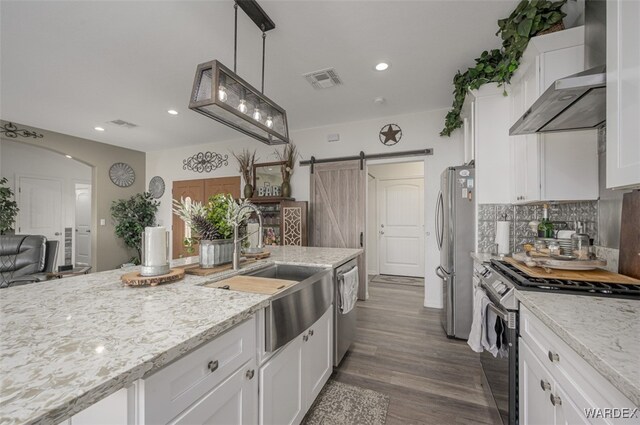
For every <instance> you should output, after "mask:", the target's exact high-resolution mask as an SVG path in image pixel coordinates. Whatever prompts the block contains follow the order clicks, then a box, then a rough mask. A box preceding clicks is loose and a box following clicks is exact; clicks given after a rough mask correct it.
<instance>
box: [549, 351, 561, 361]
mask: <svg viewBox="0 0 640 425" xmlns="http://www.w3.org/2000/svg"><path fill="white" fill-rule="evenodd" d="M549 360H551V362H552V363H553V362H559V361H560V356H559V355H558V353H552V352H551V350H549Z"/></svg>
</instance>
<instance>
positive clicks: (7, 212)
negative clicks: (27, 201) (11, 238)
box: [0, 177, 20, 235]
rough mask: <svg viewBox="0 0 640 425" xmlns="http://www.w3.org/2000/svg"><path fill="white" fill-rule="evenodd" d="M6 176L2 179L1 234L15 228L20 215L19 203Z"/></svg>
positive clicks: (0, 194)
mask: <svg viewBox="0 0 640 425" xmlns="http://www.w3.org/2000/svg"><path fill="white" fill-rule="evenodd" d="M7 182H8V180H7V179H6V177H3V178H1V179H0V235H4V234H5V233H6V232H8V231H9V230H13V223H15V221H16V216H17V215H18V211H20V210H19V208H18V204H17V203H16V201H14V200H13V197H14V196H13V191H12V190H11V189H10V188H9V186H7Z"/></svg>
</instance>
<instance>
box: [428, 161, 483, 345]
mask: <svg viewBox="0 0 640 425" xmlns="http://www.w3.org/2000/svg"><path fill="white" fill-rule="evenodd" d="M474 196H475V170H474V167H473V166H468V165H462V166H458V167H449V168H447V169H445V170H444V171H443V172H442V175H441V176H440V193H439V194H438V200H437V203H436V217H435V223H436V239H437V243H438V248H439V249H440V265H439V266H438V267H437V268H436V274H437V275H438V277H440V279H442V296H443V302H442V306H443V308H442V313H441V318H440V321H441V323H442V327H443V329H444V331H445V333H446V334H447V336H448V337H450V338H460V339H467V338H469V331H470V330H471V319H472V318H471V314H472V309H473V306H472V304H473V285H472V281H471V279H472V274H473V260H472V259H471V256H470V254H471V252H472V251H473V250H474V234H475V231H474V229H475V226H474V223H475V199H474Z"/></svg>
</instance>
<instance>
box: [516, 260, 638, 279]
mask: <svg viewBox="0 0 640 425" xmlns="http://www.w3.org/2000/svg"><path fill="white" fill-rule="evenodd" d="M504 260H505V261H506V262H508V263H511V264H513V265H514V266H516V268H518V269H519V270H520V271H522V272H524V273H526V274H527V275H529V276H530V277H534V278H540V279H568V280H584V281H587V282H606V283H620V284H624V285H640V280H638V279H634V278H632V277H629V276H625V275H621V274H618V273H612V272H609V271H607V270H601V269H598V270H585V271H574V270H552V271H551V272H550V273H547V272H546V271H545V270H544V269H543V268H542V267H529V266H527V265H525V264H522V263H521V262H519V261H517V260H515V259H513V258H511V257H505V258H504Z"/></svg>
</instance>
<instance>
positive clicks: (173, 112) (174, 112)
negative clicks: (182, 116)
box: [167, 109, 178, 115]
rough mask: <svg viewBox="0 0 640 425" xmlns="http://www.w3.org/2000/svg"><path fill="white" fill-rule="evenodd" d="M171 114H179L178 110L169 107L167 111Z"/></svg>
mask: <svg viewBox="0 0 640 425" xmlns="http://www.w3.org/2000/svg"><path fill="white" fill-rule="evenodd" d="M167 112H168V113H169V114H170V115H178V111H176V110H175V109H169V110H168V111H167Z"/></svg>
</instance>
